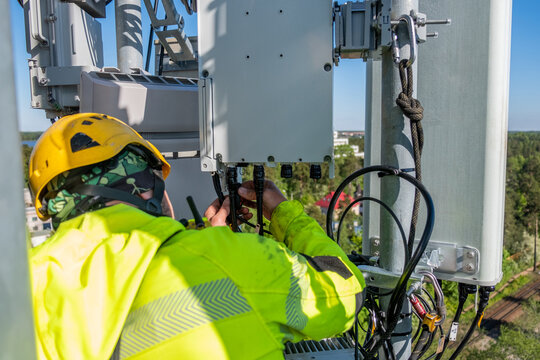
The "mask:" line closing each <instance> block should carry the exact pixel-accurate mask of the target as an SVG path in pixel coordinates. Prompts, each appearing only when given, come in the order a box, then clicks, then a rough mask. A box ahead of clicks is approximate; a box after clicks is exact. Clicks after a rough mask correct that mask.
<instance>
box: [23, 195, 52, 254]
mask: <svg viewBox="0 0 540 360" xmlns="http://www.w3.org/2000/svg"><path fill="white" fill-rule="evenodd" d="M24 204H25V208H26V210H25V214H26V226H27V227H28V231H29V232H30V237H31V241H32V246H37V245H39V244H41V243H42V242H43V241H45V240H47V238H48V237H49V236H50V235H51V232H52V222H51V220H50V219H49V220H47V221H41V219H40V218H39V217H38V216H37V214H36V208H35V207H34V205H33V204H32V196H31V194H30V191H29V190H28V189H27V188H25V189H24Z"/></svg>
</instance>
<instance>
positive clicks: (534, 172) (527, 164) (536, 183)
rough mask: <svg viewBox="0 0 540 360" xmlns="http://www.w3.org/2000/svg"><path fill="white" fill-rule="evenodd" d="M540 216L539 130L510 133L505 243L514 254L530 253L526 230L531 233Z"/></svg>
mask: <svg viewBox="0 0 540 360" xmlns="http://www.w3.org/2000/svg"><path fill="white" fill-rule="evenodd" d="M539 216H540V133H539V132H527V133H510V134H509V135H508V159H507V164H506V205H505V221H504V225H505V226H504V231H505V234H504V235H505V236H504V245H505V248H506V249H507V250H508V251H509V252H510V253H511V254H516V253H520V252H527V250H529V249H528V246H527V243H526V241H525V236H524V234H525V233H529V234H532V233H533V231H534V222H535V221H534V220H535V219H536V218H538V217H539Z"/></svg>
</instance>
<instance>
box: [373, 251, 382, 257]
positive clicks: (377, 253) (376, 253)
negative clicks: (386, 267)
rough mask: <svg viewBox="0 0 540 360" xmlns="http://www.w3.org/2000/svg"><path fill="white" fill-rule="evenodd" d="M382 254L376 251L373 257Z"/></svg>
mask: <svg viewBox="0 0 540 360" xmlns="http://www.w3.org/2000/svg"><path fill="white" fill-rule="evenodd" d="M380 254H381V253H380V252H378V251H375V252H374V253H373V255H375V256H379V255H380Z"/></svg>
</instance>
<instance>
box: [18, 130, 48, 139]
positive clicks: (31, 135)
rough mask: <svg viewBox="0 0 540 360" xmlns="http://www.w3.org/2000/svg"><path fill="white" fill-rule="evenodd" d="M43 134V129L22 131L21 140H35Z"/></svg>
mask: <svg viewBox="0 0 540 360" xmlns="http://www.w3.org/2000/svg"><path fill="white" fill-rule="evenodd" d="M41 134H43V133H42V132H41V131H23V132H21V140H22V141H33V140H37V139H38V138H39V137H40V136H41Z"/></svg>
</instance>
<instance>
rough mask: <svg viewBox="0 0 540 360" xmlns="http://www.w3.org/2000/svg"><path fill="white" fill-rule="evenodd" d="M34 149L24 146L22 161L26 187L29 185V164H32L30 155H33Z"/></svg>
mask: <svg viewBox="0 0 540 360" xmlns="http://www.w3.org/2000/svg"><path fill="white" fill-rule="evenodd" d="M32 149H33V147H30V146H28V145H26V144H23V145H22V159H23V176H24V185H25V186H26V185H28V163H29V162H30V154H31V153H32Z"/></svg>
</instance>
